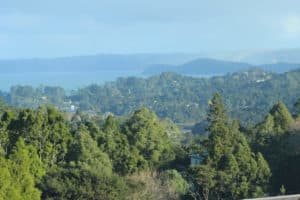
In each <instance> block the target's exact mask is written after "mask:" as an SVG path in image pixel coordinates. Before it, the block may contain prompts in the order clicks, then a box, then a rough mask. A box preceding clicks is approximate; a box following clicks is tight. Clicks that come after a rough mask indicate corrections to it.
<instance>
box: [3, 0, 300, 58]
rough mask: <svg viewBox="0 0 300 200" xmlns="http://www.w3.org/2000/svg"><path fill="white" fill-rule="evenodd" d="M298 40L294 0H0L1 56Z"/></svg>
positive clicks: (233, 47) (232, 47)
mask: <svg viewBox="0 0 300 200" xmlns="http://www.w3.org/2000/svg"><path fill="white" fill-rule="evenodd" d="M299 47H300V1H299V0H206V1H204V0H26V1H25V0H0V59H14V58H40V57H62V56H75V55H90V54H102V53H105V54H135V53H173V52H184V53H201V52H227V51H230V52H235V51H253V50H271V49H289V48H299Z"/></svg>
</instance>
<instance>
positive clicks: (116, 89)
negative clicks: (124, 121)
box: [2, 69, 300, 125]
mask: <svg viewBox="0 0 300 200" xmlns="http://www.w3.org/2000/svg"><path fill="white" fill-rule="evenodd" d="M216 91H219V92H220V93H221V94H222V96H224V99H225V102H224V103H225V105H226V106H227V108H228V112H229V114H230V116H232V117H234V118H239V119H240V120H241V122H242V124H244V125H245V124H251V125H253V124H255V123H258V122H259V121H261V120H262V119H263V117H264V116H265V115H266V114H267V112H268V110H269V109H270V108H271V107H272V105H273V104H275V103H277V102H278V101H283V102H284V103H285V104H286V105H287V106H288V108H289V109H291V108H292V107H293V104H294V102H295V101H296V98H297V97H298V96H300V71H299V70H295V71H290V72H287V73H282V74H276V73H271V72H266V71H262V70H259V69H252V70H247V71H241V72H237V73H232V74H228V75H226V76H216V77H211V78H197V77H188V76H182V75H178V74H175V73H163V74H161V75H158V76H152V77H150V78H146V79H144V78H135V77H129V78H119V79H117V80H116V81H114V82H108V83H106V84H103V85H90V86H87V87H84V88H81V89H78V90H76V91H72V92H71V93H70V92H66V91H65V90H64V89H63V88H60V87H49V86H48V87H47V86H46V87H39V88H33V87H31V86H14V87H12V88H11V90H10V92H9V93H2V97H3V98H4V99H5V100H6V101H7V102H8V103H9V104H10V105H13V106H17V107H31V108H36V107H38V106H40V105H45V104H53V105H55V106H56V107H58V108H60V109H62V110H65V111H72V112H74V110H77V109H79V110H81V111H88V112H95V113H99V114H104V113H106V112H110V113H113V114H114V115H119V116H126V115H128V114H130V113H132V112H133V111H134V110H136V109H139V108H140V107H141V106H145V107H148V108H150V109H151V110H153V111H155V113H157V115H158V116H159V117H160V118H163V119H164V118H169V119H171V120H172V121H174V122H176V123H185V124H186V123H187V124H194V123H198V122H202V123H203V122H204V121H205V119H206V114H207V107H206V105H207V103H208V101H209V99H210V98H211V96H212V95H213V94H214V93H215V92H216Z"/></svg>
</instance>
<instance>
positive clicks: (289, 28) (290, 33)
mask: <svg viewBox="0 0 300 200" xmlns="http://www.w3.org/2000/svg"><path fill="white" fill-rule="evenodd" d="M280 25H281V28H282V29H283V31H284V34H285V36H287V37H289V38H296V37H300V15H297V14H292V15H288V16H285V17H284V18H283V19H282V20H281V22H280Z"/></svg>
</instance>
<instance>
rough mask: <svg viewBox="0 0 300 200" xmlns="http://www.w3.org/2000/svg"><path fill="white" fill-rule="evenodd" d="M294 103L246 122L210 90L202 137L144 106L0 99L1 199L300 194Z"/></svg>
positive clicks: (298, 136)
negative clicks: (128, 108)
mask: <svg viewBox="0 0 300 200" xmlns="http://www.w3.org/2000/svg"><path fill="white" fill-rule="evenodd" d="M225 101H226V99H225ZM299 102H300V100H298V101H296V102H295V107H294V109H293V112H294V113H295V115H294V117H293V116H292V115H291V114H290V111H289V110H288V109H287V107H286V106H285V104H284V103H282V102H280V103H277V104H275V105H274V106H273V107H272V109H270V110H269V112H268V114H267V115H266V116H265V118H264V120H262V121H261V122H259V123H257V124H256V125H255V126H253V127H243V126H241V125H240V123H239V121H237V120H235V119H233V118H231V117H229V115H228V112H227V108H226V106H225V105H224V102H223V99H222V97H221V95H220V94H219V93H216V94H215V95H214V96H213V97H212V99H211V100H210V101H209V104H208V105H207V110H208V115H207V119H206V121H207V124H208V128H207V132H208V135H207V136H204V137H203V136H201V137H199V136H196V135H194V136H193V135H188V134H184V133H182V132H181V131H180V130H179V129H178V128H177V127H176V125H175V124H173V123H172V122H171V121H168V120H162V119H160V118H159V117H157V115H156V114H155V113H154V112H153V111H151V110H149V109H147V108H145V107H142V108H140V109H138V110H136V111H135V112H133V113H132V114H130V115H129V116H127V117H126V118H125V119H120V118H116V117H114V116H112V115H109V116H107V117H106V118H105V119H103V118H102V117H101V116H98V115H93V116H91V115H87V114H84V113H81V112H77V113H75V114H73V115H69V114H68V113H63V112H60V111H58V110H56V109H55V108H52V107H49V106H42V107H39V108H36V109H29V108H14V107H10V106H7V105H5V104H4V103H1V104H0V105H1V113H0V161H1V162H0V168H1V174H0V199H16V200H18V199H20V200H35V199H36V200H38V199H45V200H46V199H47V200H50V199H70V200H73V199H82V200H84V199H90V200H102V199H103V200H107V199H113V200H114V199H137V200H138V199H149V200H150V199H153V200H156V199H161V200H162V199H170V200H176V199H186V200H189V199H205V200H208V199H212V200H214V199H216V200H217V199H233V200H235V199H242V198H246V197H247V198H249V197H263V196H266V195H278V194H285V193H287V194H290V193H299V192H300V187H299V184H300V183H299V175H300V170H299V168H298V167H297V166H299V160H300V159H299V158H300V157H299V156H300V151H299V146H298V145H297V144H298V143H297V141H299V139H300V125H299V122H300V120H299V118H298V114H299V111H300V106H299V105H300V103H299ZM244 112H246V111H244ZM192 157H196V158H197V162H196V163H195V162H193V161H192V162H191V159H192Z"/></svg>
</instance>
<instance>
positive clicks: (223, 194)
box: [193, 93, 270, 199]
mask: <svg viewBox="0 0 300 200" xmlns="http://www.w3.org/2000/svg"><path fill="white" fill-rule="evenodd" d="M209 106H210V109H209V111H210V112H209V114H208V122H209V127H208V131H209V134H210V135H209V138H208V141H207V142H206V144H207V150H208V156H207V158H206V159H205V160H204V163H203V165H201V167H200V166H199V167H196V168H194V171H193V172H194V174H193V175H194V176H196V178H195V180H199V179H202V180H207V181H205V182H201V181H200V182H199V181H198V183H197V186H198V189H199V190H198V191H199V193H200V194H203V195H202V197H203V198H204V197H205V199H220V198H221V199H241V198H245V197H251V196H260V195H263V193H264V192H265V191H266V188H265V185H266V183H268V180H269V177H270V170H269V167H268V164H267V162H266V161H265V160H264V158H263V157H262V155H261V154H258V155H257V156H256V155H255V154H254V153H253V152H252V151H251V149H250V147H249V145H248V143H247V140H246V138H245V136H244V135H243V134H242V133H241V132H240V131H239V129H240V128H239V123H238V122H237V121H234V120H230V119H229V118H228V116H227V113H226V110H225V108H224V105H223V103H222V99H221V97H220V95H219V94H218V93H217V94H216V95H215V96H214V98H213V99H212V101H211V103H210V105H209ZM202 170H204V171H202ZM208 172H210V173H208Z"/></svg>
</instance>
